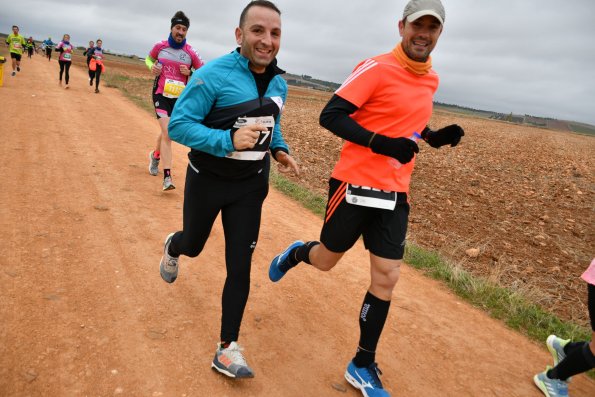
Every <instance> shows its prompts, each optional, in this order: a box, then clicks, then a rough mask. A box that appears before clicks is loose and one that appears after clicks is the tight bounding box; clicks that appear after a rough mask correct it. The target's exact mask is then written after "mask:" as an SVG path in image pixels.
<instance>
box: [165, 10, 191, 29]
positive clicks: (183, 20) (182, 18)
mask: <svg viewBox="0 0 595 397" xmlns="http://www.w3.org/2000/svg"><path fill="white" fill-rule="evenodd" d="M176 25H184V26H186V27H187V28H189V27H190V19H188V17H187V16H186V15H185V14H184V13H183V12H182V11H178V12H176V14H175V15H174V16H173V18H172V19H171V27H170V29H173V27H174V26H176Z"/></svg>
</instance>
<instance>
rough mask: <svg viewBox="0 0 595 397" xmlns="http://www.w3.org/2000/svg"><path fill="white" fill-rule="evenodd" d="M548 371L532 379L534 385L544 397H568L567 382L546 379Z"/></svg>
mask: <svg viewBox="0 0 595 397" xmlns="http://www.w3.org/2000/svg"><path fill="white" fill-rule="evenodd" d="M548 369H549V367H548ZM548 369H546V370H545V371H543V372H541V373H539V374H537V375H535V376H534V377H533V382H535V385H536V386H537V387H538V388H539V390H541V391H542V393H543V394H544V395H545V396H546V397H568V382H565V381H563V380H560V379H550V378H548V377H547V371H548Z"/></svg>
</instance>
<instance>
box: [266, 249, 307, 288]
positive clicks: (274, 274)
mask: <svg viewBox="0 0 595 397" xmlns="http://www.w3.org/2000/svg"><path fill="white" fill-rule="evenodd" d="M302 245H304V242H303V241H299V240H298V241H294V242H293V243H291V245H290V246H289V247H287V249H286V250H285V251H283V252H282V253H280V254H279V255H277V256H276V257H274V258H273V261H272V262H271V266H270V267H269V278H270V279H271V281H272V282H274V283H276V282H277V281H279V280H281V278H283V276H285V273H287V272H286V271H285V272H284V271H283V270H281V269H279V266H280V265H281V264H283V263H284V262H285V261H286V260H287V258H288V257H289V253H290V252H291V250H292V249H294V248H296V247H301V246H302Z"/></svg>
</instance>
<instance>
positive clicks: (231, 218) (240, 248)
mask: <svg viewBox="0 0 595 397" xmlns="http://www.w3.org/2000/svg"><path fill="white" fill-rule="evenodd" d="M267 194H268V171H267V172H266V173H265V172H261V173H260V174H258V175H256V176H254V177H250V178H248V179H246V180H240V181H235V180H223V179H220V178H214V177H209V176H206V175H204V174H203V173H197V172H196V171H195V170H194V169H193V168H192V167H191V166H188V170H187V171H186V188H185V191H184V230H182V231H179V232H177V233H175V235H174V236H173V238H172V242H171V245H170V254H172V255H186V256H190V257H196V256H198V254H200V252H201V251H202V249H203V247H204V245H205V243H206V242H207V239H208V238H209V234H210V232H211V228H212V226H213V223H214V222H215V219H216V218H217V215H218V214H219V213H221V220H222V223H223V232H224V235H225V265H226V269H227V278H226V279H225V286H224V287H223V296H222V315H221V335H220V336H221V341H224V342H233V341H237V340H238V337H239V332H240V325H241V322H242V317H243V315H244V309H245V307H246V302H247V301H248V294H249V293H250V267H251V263H252V253H253V252H254V248H255V246H256V242H257V241H258V233H259V230H260V215H261V211H262V203H263V201H264V199H265V198H266V196H267Z"/></svg>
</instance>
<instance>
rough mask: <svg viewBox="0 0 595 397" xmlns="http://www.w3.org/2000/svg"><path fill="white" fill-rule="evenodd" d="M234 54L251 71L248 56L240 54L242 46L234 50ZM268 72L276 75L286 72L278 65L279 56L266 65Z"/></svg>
mask: <svg viewBox="0 0 595 397" xmlns="http://www.w3.org/2000/svg"><path fill="white" fill-rule="evenodd" d="M233 54H234V57H235V58H236V60H237V61H238V63H240V64H241V65H242V66H243V67H244V68H245V69H246V70H248V71H251V70H250V68H249V67H248V63H249V62H250V61H249V60H248V58H246V57H245V56H243V55H242V54H240V47H238V48H236V49H235V51H233ZM266 73H270V74H271V75H272V76H273V77H274V76H276V75H279V74H285V70H283V69H281V68H280V67H278V66H277V58H275V59H273V62H271V63H270V64H269V65H268V66H267V67H266Z"/></svg>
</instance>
